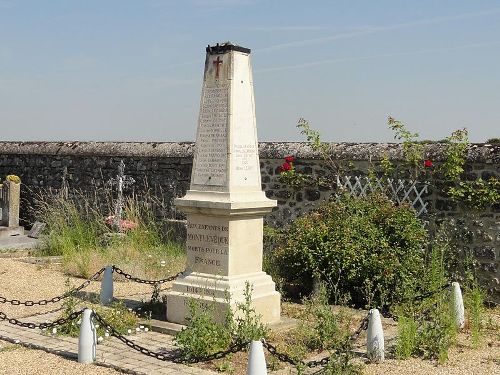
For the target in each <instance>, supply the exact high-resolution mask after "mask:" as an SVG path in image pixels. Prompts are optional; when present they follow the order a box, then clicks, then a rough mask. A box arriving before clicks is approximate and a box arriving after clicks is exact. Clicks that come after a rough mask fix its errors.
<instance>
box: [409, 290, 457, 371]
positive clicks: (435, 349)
mask: <svg viewBox="0 0 500 375" xmlns="http://www.w3.org/2000/svg"><path fill="white" fill-rule="evenodd" d="M427 314H428V316H429V318H428V320H424V321H423V322H422V324H421V327H422V329H421V331H420V335H419V338H418V342H417V346H418V348H419V349H420V350H421V352H422V353H423V356H424V358H429V359H437V360H438V361H439V363H444V362H445V361H446V360H447V359H448V350H449V349H450V347H451V346H452V344H453V343H454V342H455V338H456V335H457V327H456V322H455V316H454V312H453V308H452V306H451V303H450V302H449V301H448V298H447V296H444V297H442V298H441V300H439V301H438V302H437V303H436V304H435V305H434V306H432V307H431V308H429V309H428V311H427Z"/></svg>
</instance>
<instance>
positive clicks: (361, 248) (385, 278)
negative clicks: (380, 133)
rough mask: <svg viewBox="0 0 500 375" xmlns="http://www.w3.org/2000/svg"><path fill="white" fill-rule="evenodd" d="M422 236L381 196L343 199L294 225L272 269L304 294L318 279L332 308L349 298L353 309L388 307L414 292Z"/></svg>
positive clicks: (407, 215)
mask: <svg viewBox="0 0 500 375" xmlns="http://www.w3.org/2000/svg"><path fill="white" fill-rule="evenodd" d="M426 234H427V233H426V230H425V229H423V227H422V224H421V222H420V221H419V220H418V219H417V218H416V217H415V212H414V211H413V210H412V209H410V208H408V207H395V206H394V205H393V203H392V202H391V201H389V200H388V199H387V198H386V197H384V196H382V195H378V194H372V195H370V196H368V197H365V198H354V197H349V196H343V197H341V198H340V199H339V200H338V201H336V202H329V203H327V204H325V205H323V206H321V207H320V208H319V209H318V210H317V211H315V212H312V213H309V214H306V215H304V216H303V217H301V218H299V219H297V220H295V221H294V222H293V223H292V224H291V226H290V227H289V228H288V229H287V233H286V236H287V240H286V242H285V244H284V245H282V246H279V247H278V248H277V249H276V251H275V253H274V254H273V263H274V264H276V265H279V269H278V272H279V274H278V276H280V277H282V278H284V279H285V280H287V282H288V283H289V284H293V283H294V282H295V283H299V284H300V285H302V286H306V287H308V288H309V289H307V288H306V289H305V290H303V292H305V293H308V292H310V290H311V283H312V279H313V277H318V278H320V279H321V280H323V281H324V282H326V283H327V284H328V287H329V290H330V293H331V297H333V298H334V299H335V302H337V301H338V300H339V299H340V297H342V296H346V295H350V297H351V299H352V302H353V303H354V304H355V305H356V306H366V305H368V304H369V305H373V306H375V305H390V304H392V302H393V301H398V300H400V299H403V298H404V297H409V296H411V295H412V292H413V291H414V290H415V283H416V280H418V278H419V277H420V275H421V273H422V270H423V268H424V251H423V248H424V246H425V244H426ZM367 280H370V282H369V283H367ZM369 302H370V303H369Z"/></svg>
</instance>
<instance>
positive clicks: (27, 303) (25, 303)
mask: <svg viewBox="0 0 500 375" xmlns="http://www.w3.org/2000/svg"><path fill="white" fill-rule="evenodd" d="M104 270H105V268H104V267H103V268H101V269H100V270H99V271H97V272H96V273H95V274H94V275H92V277H90V279H88V280H86V281H85V282H84V283H82V284H81V285H80V286H79V287H77V288H75V289H71V290H70V291H68V292H66V293H64V294H62V295H60V296H56V297H53V298H51V299H41V300H40V301H30V300H28V301H20V300H18V299H7V298H5V297H2V296H0V303H10V304H11V305H13V306H19V305H23V306H35V305H40V306H45V305H47V304H49V303H57V302H59V301H61V300H63V299H65V298H68V297H70V296H72V295H75V294H76V293H78V292H79V291H80V290H82V289H84V288H86V287H87V286H89V285H90V283H91V282H92V281H94V280H96V279H97V278H98V277H99V276H100V275H101V274H102V273H103V272H104Z"/></svg>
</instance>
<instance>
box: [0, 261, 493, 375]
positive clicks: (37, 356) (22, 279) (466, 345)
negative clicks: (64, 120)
mask: <svg viewBox="0 0 500 375" xmlns="http://www.w3.org/2000/svg"><path fill="white" fill-rule="evenodd" d="M96 271H97V269H96ZM124 271H127V270H124ZM67 279H68V277H67V276H65V275H64V274H63V273H62V272H61V270H60V266H59V265H57V264H50V265H35V264H29V263H25V262H22V261H20V260H17V259H2V258H0V296H4V297H7V298H10V299H12V298H16V299H20V300H27V299H32V300H39V299H43V298H51V297H53V296H56V295H59V294H62V293H64V292H65V291H66V287H65V282H66V280H67ZM69 280H70V282H71V285H72V286H78V285H80V284H81V283H82V282H83V281H84V280H83V279H77V278H69ZM114 287H115V296H117V297H127V298H130V297H134V296H136V298H139V296H142V295H144V294H149V293H151V287H150V286H147V285H144V284H137V283H132V282H123V281H116V282H115V284H114ZM99 288H100V282H94V283H92V284H91V285H90V286H88V287H87V288H86V289H85V291H87V292H95V293H99ZM60 306H61V303H58V304H51V305H47V306H32V307H26V306H12V305H10V304H0V311H3V312H5V313H6V314H7V315H9V316H11V317H15V318H22V317H25V316H28V315H33V314H34V313H41V312H46V311H49V310H53V309H54V308H57V307H60ZM493 319H494V320H495V321H496V324H498V323H499V321H500V309H497V310H496V311H495V313H494V317H493ZM497 327H498V325H497ZM498 338H499V333H498V332H492V331H490V332H489V333H488V335H487V337H485V338H484V340H483V343H482V346H481V348H480V349H479V350H472V349H471V348H470V339H469V338H468V337H467V336H466V334H461V335H460V336H459V343H460V345H459V346H458V347H456V348H453V349H452V350H451V351H450V358H449V360H448V361H447V362H446V364H444V365H437V364H436V363H435V362H433V361H424V360H420V359H414V358H412V359H409V360H406V361H397V360H393V359H388V360H386V361H385V362H384V363H382V364H368V365H366V366H365V368H364V373H365V374H367V375H378V374H383V375H405V374H411V375H414V374H419V375H420V374H424V375H425V374H429V375H430V374H432V375H435V374H439V375H441V374H447V375H455V374H457V375H458V374H460V375H464V374H465V375H467V374H474V375H483V374H484V375H487V374H488V375H489V374H493V375H496V374H498V375H500V342H499V341H498ZM50 373H52V374H68V375H74V374H96V375H100V374H119V372H117V371H115V370H112V369H107V368H102V367H97V366H94V365H81V364H79V363H77V362H75V361H73V360H69V359H65V358H62V357H58V356H56V355H53V354H49V353H45V352H43V351H39V350H33V349H26V348H22V347H19V346H16V345H12V344H10V343H6V342H2V341H0V375H1V374H30V375H31V374H50Z"/></svg>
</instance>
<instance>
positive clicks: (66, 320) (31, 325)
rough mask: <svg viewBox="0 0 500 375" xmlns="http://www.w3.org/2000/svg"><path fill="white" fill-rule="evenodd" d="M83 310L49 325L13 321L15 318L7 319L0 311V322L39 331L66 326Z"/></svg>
mask: <svg viewBox="0 0 500 375" xmlns="http://www.w3.org/2000/svg"><path fill="white" fill-rule="evenodd" d="M83 310H84V309H82V310H80V311H75V312H73V313H71V314H70V315H68V317H67V318H61V319H57V320H54V321H53V322H49V323H27V322H22V321H20V320H18V319H15V318H9V317H8V316H7V315H5V313H3V312H2V311H0V321H3V320H4V321H7V322H8V323H10V324H13V325H16V326H19V327H23V328H30V329H35V328H40V329H44V328H52V327H56V326H62V325H65V324H68V323H70V322H72V321H73V320H76V319H78V318H79V317H80V315H82V314H83Z"/></svg>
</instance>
